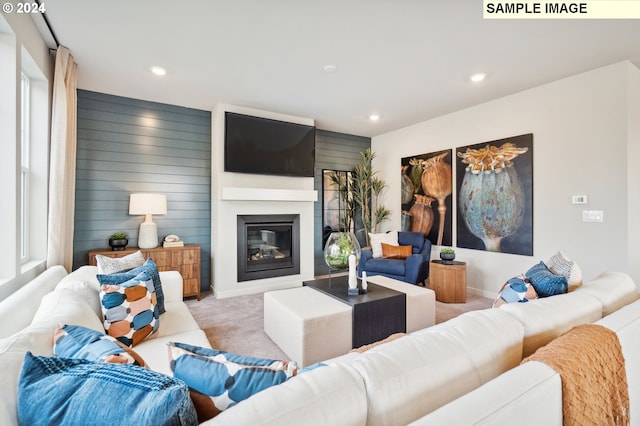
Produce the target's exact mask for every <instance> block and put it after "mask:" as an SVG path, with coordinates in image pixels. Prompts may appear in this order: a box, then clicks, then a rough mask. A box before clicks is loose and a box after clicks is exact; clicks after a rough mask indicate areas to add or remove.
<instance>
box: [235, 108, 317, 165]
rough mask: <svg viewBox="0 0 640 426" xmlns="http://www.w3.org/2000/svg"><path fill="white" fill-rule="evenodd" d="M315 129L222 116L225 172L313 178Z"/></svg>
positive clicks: (291, 124) (243, 116)
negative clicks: (223, 121) (223, 117)
mask: <svg viewBox="0 0 640 426" xmlns="http://www.w3.org/2000/svg"><path fill="white" fill-rule="evenodd" d="M315 135H316V128H315V127H314V126H307V125H303V124H296V123H288V122H285V121H278V120H270V119H267V118H260V117H253V116H250V115H244V114H238V113H234V112H225V132H224V170H225V171H226V172H238V173H254V174H263V175H280V176H302V177H313V168H314V162H315V139H316V137H315Z"/></svg>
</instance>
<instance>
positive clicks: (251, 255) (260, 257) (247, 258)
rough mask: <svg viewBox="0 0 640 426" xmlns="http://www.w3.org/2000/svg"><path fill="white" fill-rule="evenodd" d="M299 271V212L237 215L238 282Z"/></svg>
mask: <svg viewBox="0 0 640 426" xmlns="http://www.w3.org/2000/svg"><path fill="white" fill-rule="evenodd" d="M299 273H300V216H299V215H239V216H238V281H239V282H240V281H251V280H257V279H262V278H271V277H280V276H285V275H296V274H299Z"/></svg>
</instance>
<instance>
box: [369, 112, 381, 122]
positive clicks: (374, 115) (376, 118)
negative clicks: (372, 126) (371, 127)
mask: <svg viewBox="0 0 640 426" xmlns="http://www.w3.org/2000/svg"><path fill="white" fill-rule="evenodd" d="M369 120H371V121H378V120H380V114H371V115H370V116H369Z"/></svg>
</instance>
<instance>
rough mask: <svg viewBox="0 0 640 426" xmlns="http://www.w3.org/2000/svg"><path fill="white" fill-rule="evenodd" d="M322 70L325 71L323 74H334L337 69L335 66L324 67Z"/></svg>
mask: <svg viewBox="0 0 640 426" xmlns="http://www.w3.org/2000/svg"><path fill="white" fill-rule="evenodd" d="M323 69H324V70H325V72H335V70H337V69H338V67H336V66H335V65H325V66H324V68H323Z"/></svg>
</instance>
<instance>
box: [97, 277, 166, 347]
mask: <svg viewBox="0 0 640 426" xmlns="http://www.w3.org/2000/svg"><path fill="white" fill-rule="evenodd" d="M100 300H101V303H102V313H103V315H104V328H105V330H106V331H107V334H109V335H110V336H113V337H115V338H116V339H118V340H119V341H120V342H122V343H123V344H124V345H126V346H135V345H137V344H138V343H140V342H141V341H142V340H143V339H144V338H146V337H147V336H148V335H150V334H151V333H153V332H155V331H156V330H158V327H159V325H160V318H159V315H160V314H159V313H158V307H157V305H156V295H155V287H154V285H153V281H152V280H151V278H150V276H149V274H148V273H147V272H141V273H140V274H138V275H137V276H136V277H135V278H133V279H131V280H129V281H126V282H124V283H121V284H119V285H106V284H105V285H102V287H101V289H100Z"/></svg>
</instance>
